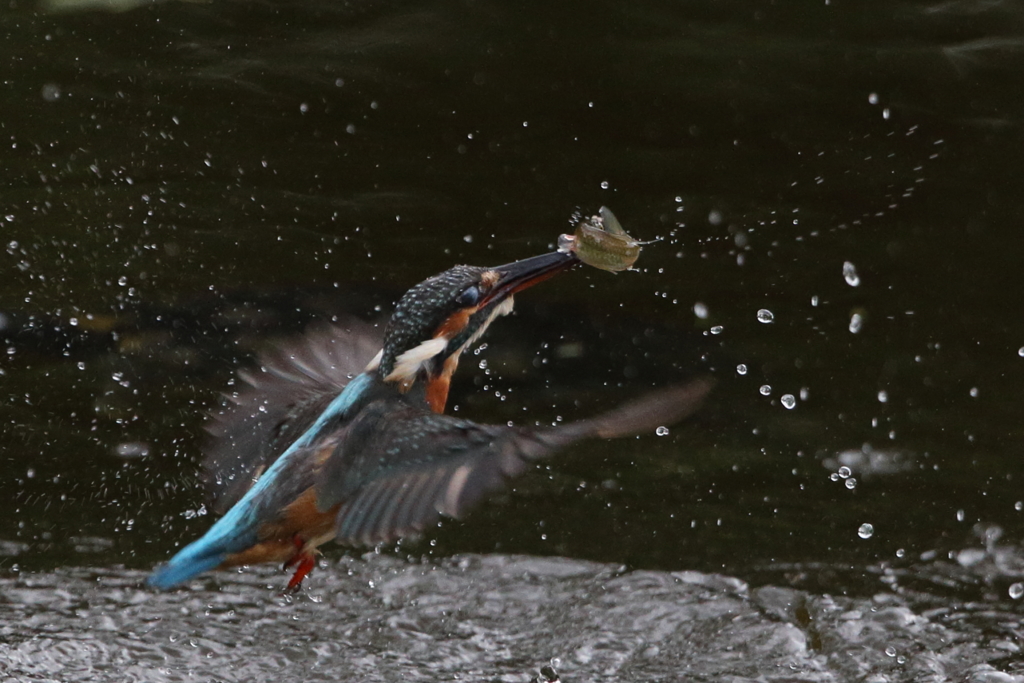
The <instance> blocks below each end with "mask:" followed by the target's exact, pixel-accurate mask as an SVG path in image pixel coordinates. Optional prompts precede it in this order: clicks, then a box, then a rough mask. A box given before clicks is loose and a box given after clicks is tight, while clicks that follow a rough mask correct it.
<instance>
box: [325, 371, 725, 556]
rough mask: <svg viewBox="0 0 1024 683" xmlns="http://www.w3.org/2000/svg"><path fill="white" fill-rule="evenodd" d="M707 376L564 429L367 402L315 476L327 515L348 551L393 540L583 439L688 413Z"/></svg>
mask: <svg viewBox="0 0 1024 683" xmlns="http://www.w3.org/2000/svg"><path fill="white" fill-rule="evenodd" d="M711 387H712V382H711V380H709V379H700V380H695V381H693V382H690V383H689V384H685V385H681V386H675V387H671V388H668V389H663V390H660V391H656V392H653V393H650V394H648V395H646V396H643V397H642V398H640V399H638V400H636V401H633V402H631V403H627V404H625V405H623V406H621V407H619V408H617V409H615V410H611V411H609V412H607V413H603V414H601V415H598V416H596V417H594V418H590V419H587V420H580V421H578V422H572V423H569V424H566V425H562V426H559V427H551V428H541V429H524V428H517V427H506V426H498V425H481V424H476V423H474V422H470V421H468V420H462V419H458V418H455V417H451V416H448V415H438V414H435V413H432V412H429V411H427V410H424V409H420V408H417V407H414V406H411V405H406V406H403V407H402V408H400V409H396V406H395V405H394V404H393V403H388V402H384V401H381V402H377V403H371V404H370V405H368V406H367V407H366V408H364V410H363V411H361V413H360V415H359V416H358V417H357V418H356V419H355V420H354V421H353V422H352V423H351V424H350V425H349V426H348V427H347V428H346V433H345V434H344V435H343V436H342V438H341V439H339V442H338V445H337V447H336V448H335V450H334V452H333V453H332V454H331V455H330V456H329V457H327V458H326V460H325V461H324V463H323V466H322V467H323V469H322V470H321V471H320V472H319V474H318V475H317V484H316V489H315V491H316V502H317V508H318V509H319V510H320V511H321V512H326V511H328V510H330V509H331V508H334V507H335V506H339V507H338V508H337V513H336V517H335V520H336V527H335V531H336V534H337V535H336V537H335V540H337V541H338V542H340V543H343V544H347V545H372V544H376V543H381V542H387V541H392V540H395V539H397V538H399V537H401V536H404V535H407V534H410V533H416V532H420V531H423V530H424V529H426V528H428V527H431V526H433V525H435V524H436V523H437V521H438V519H439V518H440V516H441V515H444V516H447V517H455V518H458V517H461V516H462V515H463V514H464V513H465V512H466V511H468V510H469V509H470V508H472V507H473V506H474V505H476V504H477V503H479V502H480V501H481V500H482V499H483V498H484V497H485V496H487V495H488V494H490V493H492V492H494V491H496V490H498V489H500V488H502V487H504V485H505V483H506V482H507V480H509V479H511V478H513V477H516V476H518V475H520V474H522V473H524V472H525V471H526V470H527V469H529V468H530V467H532V466H533V464H534V463H535V462H537V461H538V460H541V459H544V458H546V457H549V456H551V455H553V454H554V453H555V452H556V451H558V450H559V449H561V448H564V447H565V446H568V445H570V444H572V443H574V442H576V441H579V440H581V439H586V438H591V437H599V438H614V437H620V436H629V435H633V434H638V433H642V432H645V431H653V430H654V429H656V428H657V427H659V426H662V425H670V424H673V423H675V422H677V421H678V420H680V419H682V418H684V417H685V416H687V415H689V414H690V413H692V412H693V411H694V410H696V409H697V407H698V406H699V405H700V403H701V401H702V400H703V399H704V397H705V396H706V395H707V393H708V392H709V391H710V390H711Z"/></svg>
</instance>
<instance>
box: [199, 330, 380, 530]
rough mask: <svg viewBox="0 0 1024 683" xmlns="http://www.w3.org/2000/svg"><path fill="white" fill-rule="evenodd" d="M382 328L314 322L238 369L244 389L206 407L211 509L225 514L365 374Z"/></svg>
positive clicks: (205, 465) (206, 466)
mask: <svg viewBox="0 0 1024 683" xmlns="http://www.w3.org/2000/svg"><path fill="white" fill-rule="evenodd" d="M381 337H382V333H381V330H379V329H377V328H376V327H374V326H372V325H370V324H369V323H365V322H362V321H359V320H351V321H348V322H347V323H346V324H345V325H344V326H342V325H321V326H318V327H314V328H313V329H311V330H310V331H308V332H306V333H305V334H304V335H302V336H301V337H299V338H298V339H297V340H296V341H294V342H285V343H282V344H281V345H279V346H277V347H276V348H274V349H272V350H270V351H268V352H266V353H264V354H262V355H261V356H260V357H259V364H258V366H257V367H256V368H255V369H253V370H243V371H240V372H239V373H238V376H239V378H240V379H241V380H242V382H244V386H243V387H242V388H241V389H240V390H239V391H238V392H236V393H234V394H231V395H228V396H226V397H225V400H224V401H223V403H222V405H221V406H220V407H219V408H218V409H216V410H214V411H213V412H211V414H210V418H209V421H208V423H207V425H206V431H207V432H208V434H209V438H208V439H207V443H206V445H205V447H204V452H205V454H206V457H205V459H204V461H203V470H204V474H205V479H206V484H207V490H208V492H209V494H210V496H211V498H212V503H213V508H214V510H216V511H217V512H221V513H223V512H225V511H227V510H228V509H229V508H230V507H231V506H232V505H234V504H235V503H236V502H238V500H239V499H240V498H241V497H242V496H243V495H244V494H245V492H246V491H247V490H248V489H249V487H251V486H252V484H253V482H254V481H255V480H256V479H257V478H258V477H259V475H260V474H261V473H262V472H263V471H264V470H266V468H267V467H269V466H270V465H271V463H273V462H274V461H275V460H276V459H277V458H278V457H279V456H280V455H281V454H282V453H283V452H284V451H285V450H286V449H287V448H288V446H290V445H291V444H292V442H293V441H295V439H296V438H298V437H299V436H300V435H301V434H302V433H303V432H305V431H306V429H308V428H309V427H310V426H311V425H312V424H313V422H314V421H315V420H316V418H317V417H318V416H319V415H320V414H321V413H322V412H323V411H324V409H325V408H326V407H327V405H328V404H329V403H330V402H331V400H332V399H334V397H335V396H337V395H338V394H339V393H340V392H341V391H342V390H343V389H344V388H345V386H346V385H347V384H348V381H349V380H350V379H351V378H352V377H354V376H355V375H357V374H359V373H360V372H362V371H363V369H364V368H365V367H366V364H367V363H368V362H369V361H370V360H371V359H372V358H373V356H374V354H376V353H377V351H379V350H380V347H381Z"/></svg>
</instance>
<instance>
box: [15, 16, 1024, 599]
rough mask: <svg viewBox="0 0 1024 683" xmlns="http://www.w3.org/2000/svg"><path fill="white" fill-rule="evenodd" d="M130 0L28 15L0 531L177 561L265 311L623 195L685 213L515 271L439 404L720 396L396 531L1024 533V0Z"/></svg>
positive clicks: (782, 571) (19, 100)
mask: <svg viewBox="0 0 1024 683" xmlns="http://www.w3.org/2000/svg"><path fill="white" fill-rule="evenodd" d="M122 10H123V11H119V12H103V11H97V10H95V9H90V8H82V7H79V8H70V9H69V8H60V7H49V8H48V7H41V6H35V5H31V4H28V3H21V2H11V3H10V4H9V5H8V8H7V9H5V10H4V11H3V14H2V15H0V36H2V37H3V41H4V44H5V46H6V47H5V50H4V52H5V55H4V56H3V57H0V73H2V78H0V97H2V109H0V142H2V145H0V148H2V152H0V186H2V188H3V191H2V194H0V203H2V205H3V210H2V212H0V245H2V250H0V273H2V278H0V311H3V317H2V318H0V322H2V324H3V329H4V335H5V337H6V340H5V342H4V345H3V346H4V348H6V352H5V353H4V354H3V357H2V358H0V468H2V477H0V498H2V499H3V500H5V501H7V502H6V503H5V507H4V508H3V509H4V510H5V514H3V515H0V571H4V572H15V571H22V572H26V571H46V570H50V569H54V568H57V567H63V566H104V567H108V566H117V565H122V564H123V565H126V566H128V567H138V568H142V567H149V566H152V565H154V564H156V563H158V562H160V561H162V560H164V559H165V558H167V557H168V556H170V555H171V554H172V553H173V552H174V550H175V548H177V547H179V546H180V545H181V544H183V543H184V542H187V541H189V540H191V539H193V538H194V537H196V536H198V535H200V534H201V533H202V532H203V530H205V529H206V528H207V527H208V526H209V524H210V522H211V516H210V515H206V514H205V512H206V510H205V508H203V507H202V503H203V493H202V491H201V488H200V485H199V483H198V479H197V477H196V472H197V464H198V462H199V457H200V456H199V445H200V437H201V428H202V421H203V411H204V410H206V409H208V408H210V407H212V406H214V405H215V404H216V402H217V400H218V395H219V392H221V391H225V390H227V389H228V388H229V387H228V382H229V380H230V378H231V376H232V373H233V371H234V370H235V369H236V368H237V367H238V366H239V365H242V364H244V363H246V362H248V360H249V359H251V357H252V354H253V352H254V351H255V350H257V349H259V348H261V347H262V346H264V345H266V344H268V343H271V342H272V341H274V340H276V339H280V338H283V337H286V336H287V335H289V334H293V333H295V332H297V331H299V330H301V329H302V327H303V326H304V325H305V324H306V323H307V322H309V321H311V320H314V319H322V318H325V317H330V316H331V315H346V314H356V315H360V316H366V317H375V316H376V317H379V316H380V315H382V314H383V313H386V312H387V310H388V309H389V307H390V305H391V304H392V303H393V301H394V300H395V298H396V297H397V296H399V295H400V294H401V293H402V292H403V291H404V290H405V289H407V288H408V287H410V286H412V285H413V284H415V283H416V282H418V281H420V280H421V279H423V278H425V277H426V276H428V275H431V274H433V273H435V272H438V271H440V270H443V269H445V268H447V267H449V266H451V265H453V264H455V263H473V264H480V265H493V264H498V263H504V262H507V261H510V260H514V259H517V258H522V257H526V256H530V255H533V254H536V253H540V252H542V251H545V250H547V249H548V248H550V247H551V246H552V245H553V244H554V241H555V238H556V236H557V235H558V234H559V233H560V232H564V231H566V230H567V229H568V228H569V222H568V221H569V219H570V217H571V216H572V215H573V213H574V212H577V211H582V212H584V213H588V214H589V213H592V212H596V210H597V208H598V207H599V206H601V205H602V204H607V205H608V206H610V207H612V209H614V211H615V212H616V214H617V215H618V217H619V218H620V220H621V221H622V222H623V224H624V225H625V226H626V227H627V229H628V230H629V231H630V232H631V233H632V234H633V235H635V236H636V237H638V238H640V239H650V240H658V241H657V242H655V243H654V244H651V245H649V246H647V247H646V248H645V251H644V253H643V255H642V257H641V259H640V261H639V262H638V264H637V265H638V268H639V270H640V272H637V273H623V274H619V275H617V276H613V275H610V274H608V273H604V272H600V271H597V270H594V269H578V270H577V271H575V272H573V273H570V274H568V275H566V276H563V277H561V278H559V279H558V280H554V281H552V282H551V283H548V284H545V285H544V286H542V287H539V288H537V289H535V290H531V291H530V292H526V293H524V294H523V295H521V296H520V297H519V304H518V314H517V316H516V317H515V318H514V319H512V320H506V321H503V322H501V323H498V324H496V325H495V327H494V328H492V331H491V332H490V333H489V335H488V338H487V339H486V340H485V341H486V342H487V344H488V348H487V349H485V350H484V351H483V352H481V353H480V354H479V356H474V355H469V356H468V357H467V358H466V359H465V360H464V362H463V367H462V369H461V370H460V377H459V382H458V384H457V385H456V386H455V388H454V390H453V394H452V400H453V403H454V404H457V405H458V408H459V411H460V414H462V415H466V416H469V417H472V418H473V419H478V420H481V421H491V422H504V421H506V420H515V421H516V422H517V423H520V424H532V423H534V422H541V423H549V422H552V421H554V420H555V419H557V418H558V417H563V418H565V419H570V418H573V417H581V416H585V415H589V414H592V413H594V412H597V411H598V410H600V409H602V408H606V407H609V406H612V405H615V404H616V403H618V402H619V401H621V400H625V399H626V398H629V397H631V396H635V395H638V394H640V393H642V392H643V391H644V390H646V389H648V388H649V387H651V386H655V385H661V384H665V383H667V382H670V381H678V380H682V379H685V378H686V377H689V376H693V375H695V374H703V373H708V372H710V373H712V374H713V375H715V376H716V377H718V378H719V380H720V381H719V384H718V388H717V390H716V392H715V394H714V396H713V397H712V399H711V400H710V401H709V402H708V404H707V405H706V406H705V408H704V410H703V411H702V412H701V413H700V414H699V415H698V416H697V417H696V418H695V419H693V420H691V421H689V422H688V423H687V424H685V425H680V426H677V427H674V428H673V429H672V430H671V433H670V434H669V435H668V436H665V437H657V436H653V435H651V436H645V437H642V438H640V439H636V440H630V441H626V442H617V443H600V444H594V445H592V446H587V447H583V448H577V449H575V450H574V451H572V452H569V453H566V454H565V456H564V457H563V458H561V459H560V460H557V461H555V462H554V463H552V464H551V466H550V467H549V468H544V469H542V470H540V471H539V472H538V473H537V474H534V475H532V476H530V477H527V478H526V479H524V480H522V481H521V482H519V483H518V484H517V486H516V489H515V491H514V492H513V493H511V494H510V495H508V496H502V497H499V498H498V499H497V500H495V501H493V502H492V503H490V504H489V505H488V506H486V507H485V508H483V509H481V510H480V511H478V513H477V514H475V515H474V516H472V517H470V518H469V519H468V520H466V521H464V522H460V523H446V524H444V525H443V527H442V528H441V529H440V530H439V531H438V532H436V533H433V534H430V535H428V536H427V537H426V538H425V539H423V540H421V541H419V542H416V543H407V544H404V545H403V546H402V547H401V548H400V549H399V550H400V552H402V553H408V554H410V555H412V556H419V555H424V554H426V555H429V556H434V557H446V556H448V555H451V554H454V553H460V552H500V553H526V554H533V555H546V554H551V555H566V556H570V557H577V558H586V559H595V560H600V561H604V562H613V563H622V564H625V565H627V566H630V567H637V568H651V569H669V570H678V569H697V570H703V571H719V572H724V573H728V574H733V575H737V576H741V577H743V578H745V579H747V580H749V581H753V582H755V583H763V582H776V581H787V580H788V581H790V582H793V583H798V584H799V583H804V584H807V583H808V582H810V583H814V582H817V583H820V584H821V586H822V587H823V588H824V589H825V590H829V591H840V592H841V591H846V590H854V591H856V590H861V589H863V590H865V591H873V590H876V589H877V586H876V585H875V583H874V582H875V578H873V576H874V574H873V573H872V568H877V567H878V566H882V565H887V564H893V563H895V564H900V565H911V566H919V565H927V564H928V563H930V562H932V561H935V559H936V558H938V559H943V558H946V557H947V556H948V553H950V552H955V551H958V550H962V549H964V548H968V547H972V546H978V547H980V546H981V545H983V544H984V543H985V542H988V544H989V547H990V548H991V547H992V544H993V543H996V542H998V543H999V544H1008V545H1016V544H1017V543H1018V542H1019V540H1020V536H1021V532H1022V530H1024V525H1022V516H1024V512H1022V510H1021V508H1022V507H1024V504H1022V503H1021V502H1020V501H1022V500H1024V493H1021V491H1020V486H1019V483H1018V478H1019V477H1020V476H1021V463H1020V449H1021V444H1022V436H1024V434H1022V428H1021V412H1022V411H1021V402H1020V388H1021V386H1022V380H1024V358H1022V357H1021V356H1022V355H1024V320H1022V313H1021V303H1022V301H1024V298H1022V286H1021V276H1020V273H1019V264H1020V262H1021V256H1022V253H1024V246H1022V245H1024V241H1022V239H1021V237H1020V228H1021V220H1022V210H1021V203H1020V200H1019V193H1020V187H1021V170H1022V168H1021V166H1022V160H1024V147H1022V145H1021V142H1022V140H1021V138H1022V136H1021V115H1022V108H1024V97H1022V95H1024V93H1022V88H1021V83H1022V79H1021V76H1020V74H1021V73H1022V67H1024V58H1022V57H1024V10H1022V9H1021V8H1020V6H1019V5H1016V4H1013V3H1001V2H992V3H973V2H956V1H951V2H889V1H885V2H860V3H850V2H842V1H839V2H831V3H829V2H825V3H822V2H819V3H768V2H745V1H736V2H715V3H703V2H667V1H660V2H659V1H656V0H649V1H645V2H628V3H627V2H592V1H591V2H514V3H508V2H490V1H477V2H471V1H464V2H431V3H426V2H363V3H342V2H330V3H328V2H316V1H313V2H306V1H301V0H300V1H294V2H280V3H276V2H245V3H243V2H221V1H218V2H211V3H202V4H200V3H160V4H151V5H150V4H147V5H144V6H138V7H135V8H122ZM847 262H849V263H850V264H852V266H853V268H854V269H855V271H856V274H857V277H858V278H859V284H858V285H857V286H851V284H849V283H848V281H847V279H846V278H844V263H847ZM695 306H696V310H698V311H706V314H705V315H704V316H703V317H702V316H699V315H696V314H695ZM760 309H767V310H770V311H771V312H772V314H773V316H774V321H773V322H772V323H770V324H764V323H760V322H759V321H758V319H757V313H758V311H759V310H760ZM854 316H858V317H859V318H858V319H859V320H860V321H861V325H860V327H859V329H858V331H856V332H852V331H851V319H852V318H853V317H854ZM717 326H721V330H720V331H719V330H717ZM713 327H715V328H716V329H715V332H716V333H712V328H713ZM1019 350H1020V351H1019ZM483 360H486V367H485V368H483V367H480V366H479V364H480V362H481V361H483ZM740 364H744V365H745V366H746V367H747V371H746V374H743V375H741V374H739V373H738V371H737V366H738V365H740ZM763 385H767V386H769V387H770V392H769V394H768V395H767V396H765V395H762V393H761V390H760V388H761V387H762V386H763ZM766 391H767V389H766ZM801 392H803V395H801ZM784 394H792V395H794V396H795V397H797V400H796V407H795V408H794V409H792V410H789V409H786V408H785V407H783V405H782V398H781V397H782V396H783V395H784ZM801 396H802V397H801ZM843 464H847V465H849V466H850V467H851V469H852V479H853V480H854V485H853V486H852V488H851V487H850V483H849V482H850V479H848V478H844V476H845V475H846V473H845V472H844V473H843V475H844V476H839V474H838V471H839V468H840V466H841V465H843ZM832 475H835V476H832ZM863 524H871V525H872V526H873V533H872V534H870V537H869V538H861V536H860V535H859V533H858V530H859V529H861V525H863ZM865 535H867V534H865ZM334 552H335V553H338V552H342V551H337V550H336V551H334ZM822 567H826V568H828V571H824V570H822V569H821V568H822ZM1012 579H1013V577H1010V578H1007V579H1006V580H1007V582H1009V581H1010V580H1012ZM999 593H1000V594H1001V595H1003V596H1004V597H1005V596H1006V592H1005V591H1003V590H1002V589H1000V590H999Z"/></svg>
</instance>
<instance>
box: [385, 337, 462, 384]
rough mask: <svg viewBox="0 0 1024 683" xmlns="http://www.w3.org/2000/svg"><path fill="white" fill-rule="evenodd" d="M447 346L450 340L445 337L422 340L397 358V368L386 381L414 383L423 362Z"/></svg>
mask: <svg viewBox="0 0 1024 683" xmlns="http://www.w3.org/2000/svg"><path fill="white" fill-rule="evenodd" d="M447 346H448V340H447V339H446V338H444V337H435V338H433V339H428V340H427V341H425V342H421V343H420V344H418V345H417V346H414V347H412V348H411V349H409V350H408V351H406V352H405V353H403V354H401V355H399V356H398V358H395V368H394V370H392V371H391V374H390V375H388V376H387V377H385V378H384V381H385V382H402V383H403V384H405V383H408V384H412V383H413V381H415V379H416V373H417V372H419V371H420V368H422V367H423V364H424V363H426V362H427V361H429V360H430V359H431V358H433V357H434V356H436V355H437V354H439V353H442V352H443V351H444V350H445V347H447Z"/></svg>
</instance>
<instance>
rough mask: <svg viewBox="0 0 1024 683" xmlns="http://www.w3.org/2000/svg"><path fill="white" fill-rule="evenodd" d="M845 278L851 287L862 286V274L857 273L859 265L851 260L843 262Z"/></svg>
mask: <svg viewBox="0 0 1024 683" xmlns="http://www.w3.org/2000/svg"><path fill="white" fill-rule="evenodd" d="M843 279H844V280H846V284H848V285H850V286H851V287H858V286H860V276H859V275H857V267H856V266H854V265H853V264H852V263H850V262H849V261H844V262H843Z"/></svg>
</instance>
